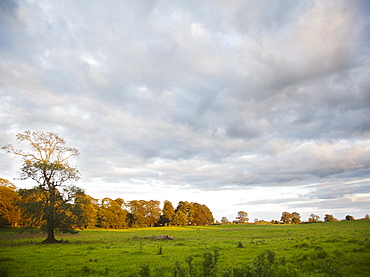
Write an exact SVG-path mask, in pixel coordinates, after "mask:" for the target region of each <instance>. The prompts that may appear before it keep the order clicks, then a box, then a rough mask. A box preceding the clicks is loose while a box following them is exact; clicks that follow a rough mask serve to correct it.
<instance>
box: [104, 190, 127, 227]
mask: <svg viewBox="0 0 370 277" xmlns="http://www.w3.org/2000/svg"><path fill="white" fill-rule="evenodd" d="M123 204H124V202H123V200H122V199H121V198H117V199H116V200H112V199H110V198H108V197H106V198H104V199H103V200H102V202H101V205H100V209H99V221H100V226H101V227H103V228H115V229H117V228H125V227H127V225H128V216H127V211H126V210H125V209H123V207H122V206H123Z"/></svg>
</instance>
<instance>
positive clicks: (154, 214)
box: [144, 200, 161, 227]
mask: <svg viewBox="0 0 370 277" xmlns="http://www.w3.org/2000/svg"><path fill="white" fill-rule="evenodd" d="M144 216H145V218H146V224H147V226H150V227H153V226H154V225H155V224H157V223H158V221H159V218H160V216H161V208H160V202H159V201H157V200H150V201H147V202H146V203H145V214H144Z"/></svg>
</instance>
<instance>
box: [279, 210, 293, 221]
mask: <svg viewBox="0 0 370 277" xmlns="http://www.w3.org/2000/svg"><path fill="white" fill-rule="evenodd" d="M280 221H281V222H283V223H285V224H286V223H291V222H292V214H291V213H288V212H283V213H282V214H281V218H280Z"/></svg>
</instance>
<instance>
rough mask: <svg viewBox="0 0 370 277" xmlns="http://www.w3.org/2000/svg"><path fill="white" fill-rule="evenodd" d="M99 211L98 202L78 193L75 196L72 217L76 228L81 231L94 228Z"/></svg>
mask: <svg viewBox="0 0 370 277" xmlns="http://www.w3.org/2000/svg"><path fill="white" fill-rule="evenodd" d="M98 211H99V205H98V200H97V199H94V198H92V197H91V196H89V195H87V194H85V192H84V191H80V192H78V193H77V194H76V196H75V201H74V205H73V215H74V216H75V222H76V227H77V228H81V229H87V228H94V227H95V225H96V224H97V223H98V222H97V217H98Z"/></svg>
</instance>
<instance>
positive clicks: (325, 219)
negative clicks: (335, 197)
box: [324, 214, 338, 222]
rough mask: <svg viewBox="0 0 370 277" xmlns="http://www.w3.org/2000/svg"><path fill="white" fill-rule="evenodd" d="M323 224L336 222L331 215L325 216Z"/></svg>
mask: <svg viewBox="0 0 370 277" xmlns="http://www.w3.org/2000/svg"><path fill="white" fill-rule="evenodd" d="M324 221H325V222H333V221H338V220H337V219H336V218H335V217H334V216H333V215H331V214H326V215H325V217H324Z"/></svg>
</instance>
